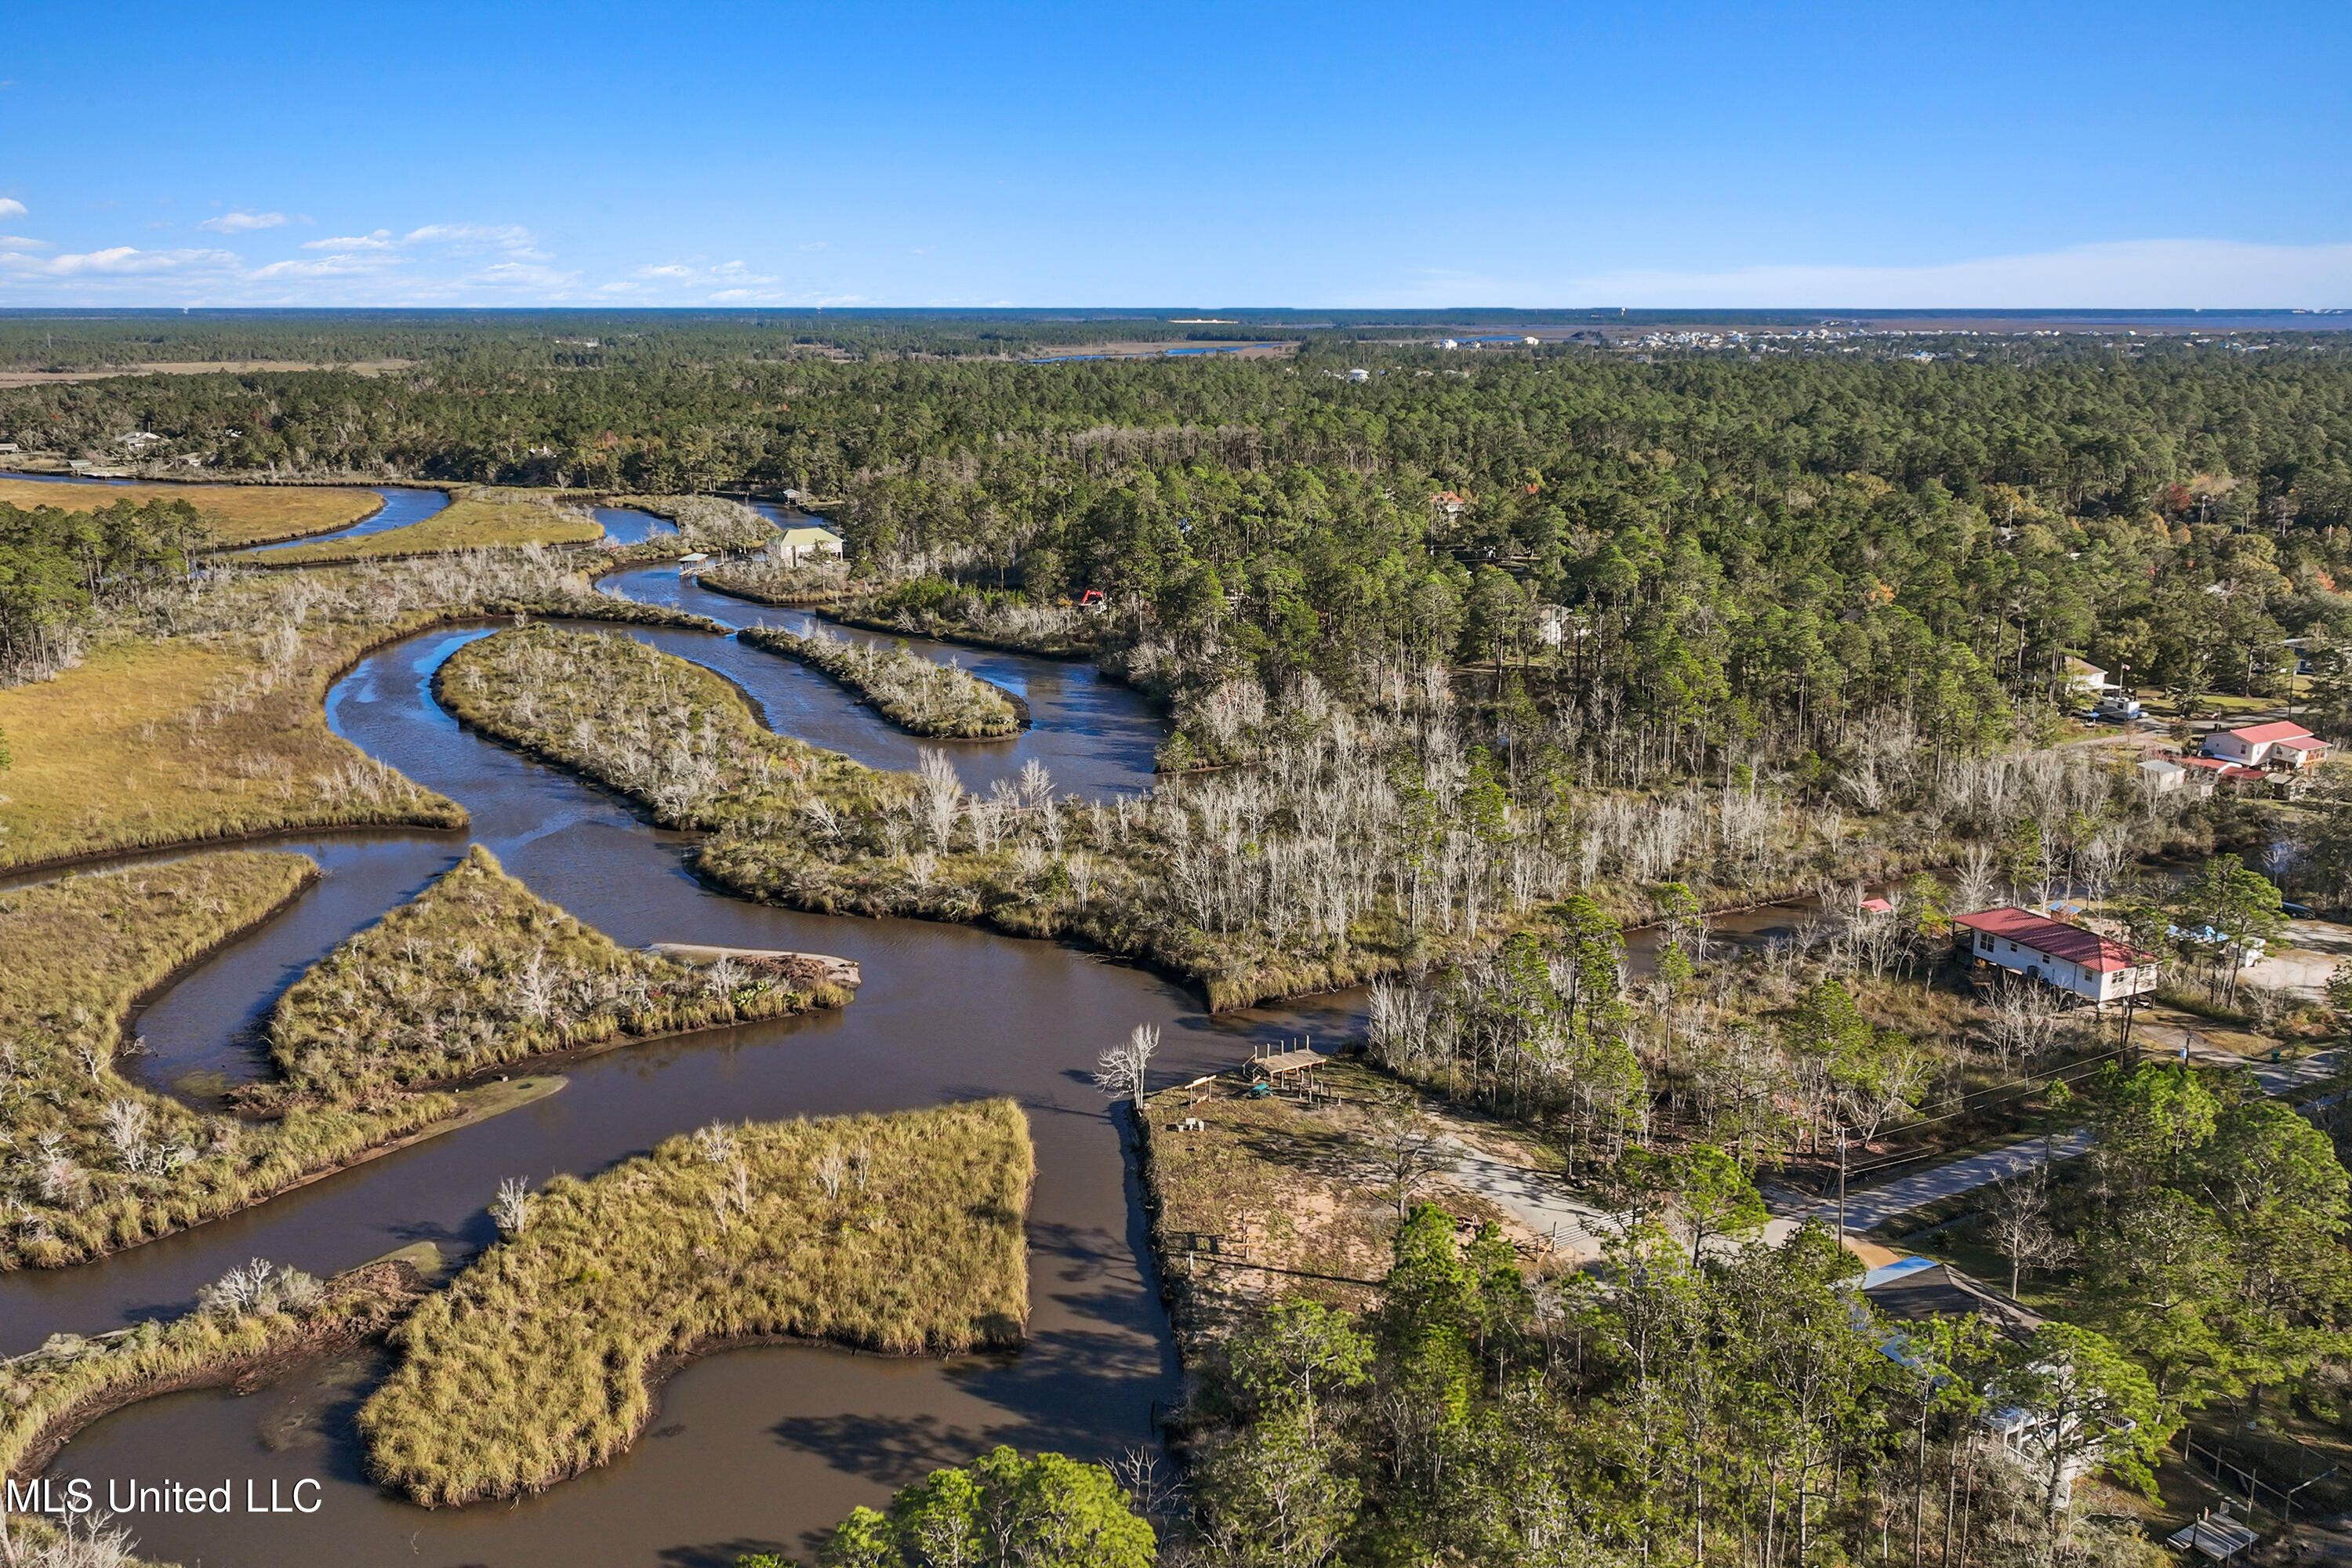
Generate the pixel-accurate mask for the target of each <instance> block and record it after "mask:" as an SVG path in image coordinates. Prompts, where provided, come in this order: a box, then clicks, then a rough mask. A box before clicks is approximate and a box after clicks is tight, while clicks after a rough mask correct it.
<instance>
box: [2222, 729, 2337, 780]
mask: <svg viewBox="0 0 2352 1568" xmlns="http://www.w3.org/2000/svg"><path fill="white" fill-rule="evenodd" d="M2200 750H2201V751H2202V752H2203V753H2204V754H2205V755H2206V756H2209V757H2212V758H2214V759H2216V760H2217V761H2221V762H2224V763H2237V764H2238V766H2240V767H2242V768H2294V769H2297V770H2301V769H2304V768H2308V767H2314V766H2316V765H2317V764H2318V763H2321V762H2322V761H2324V760H2325V759H2326V756H2327V742H2325V741H2323V740H2320V739H2319V738H2318V737H2317V736H2315V735H2314V734H2313V733H2312V732H2311V731H2308V730H2306V729H2305V728H2304V727H2303V726H2302V725H2300V724H2298V723H2296V722H2294V721H2293V720H2291V719H2281V720H2279V721H2276V722H2275V723H2270V724H2254V725H2250V726H2249V727H2247V728H2246V729H2243V730H2216V731H2213V732H2212V733H2211V734H2210V735H2208V736H2206V737H2205V744H2204V745H2203V746H2202V747H2201V748H2200Z"/></svg>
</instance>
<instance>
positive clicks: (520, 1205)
mask: <svg viewBox="0 0 2352 1568" xmlns="http://www.w3.org/2000/svg"><path fill="white" fill-rule="evenodd" d="M538 1204H539V1200H538V1199H536V1198H534V1197H532V1196H531V1195H530V1177H529V1176H509V1177H508V1178H507V1179H506V1180H505V1181H503V1182H500V1183H499V1195H498V1196H497V1198H495V1199H494V1200H492V1202H491V1204H490V1219H491V1221H492V1223H494V1224H496V1225H497V1226H498V1227H499V1235H501V1236H520V1235H521V1234H522V1233H523V1227H524V1226H528V1225H529V1224H530V1215H531V1210H532V1209H534V1208H536V1207H537V1206H538Z"/></svg>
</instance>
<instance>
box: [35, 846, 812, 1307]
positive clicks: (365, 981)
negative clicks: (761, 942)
mask: <svg viewBox="0 0 2352 1568" xmlns="http://www.w3.org/2000/svg"><path fill="white" fill-rule="evenodd" d="M317 877H318V870H317V868H316V867H315V866H314V865H313V864H312V863H311V862H310V860H309V859H308V858H306V857H303V856H299V855H289V854H265V853H255V852H250V851H232V852H226V853H214V854H208V855H198V856H194V857H191V858H188V859H185V860H178V861H172V862H169V863H166V864H164V865H162V866H156V867H146V868H134V869H129V870H121V871H110V872H103V873H99V874H95V875H86V876H69V877H66V878H64V879H60V880H58V881H55V882H47V883H41V884H38V885H36V886H34V887H30V888H26V889H19V890H17V891H16V892H14V893H10V894H8V895H6V896H5V898H0V950H5V951H6V952H9V954H10V955H11V957H12V958H13V959H15V960H16V962H15V963H13V964H12V965H10V966H9V967H8V969H7V970H6V972H5V973H0V1109H5V1110H6V1112H7V1114H8V1117H9V1124H10V1136H11V1138H12V1139H13V1140H14V1154H13V1157H12V1158H10V1159H9V1160H8V1162H7V1163H6V1165H5V1177H6V1180H7V1183H8V1185H9V1199H10V1205H11V1206H10V1212H9V1228H8V1230H7V1231H6V1233H5V1237H0V1268H19V1267H25V1266H33V1267H40V1268H58V1267H63V1266H66V1265H68V1264H72V1263H77V1262H80V1261H83V1260H85V1259H88V1258H94V1257H98V1256H100V1255H101V1254H104V1253H109V1252H114V1251H119V1250H121V1249H122V1248H125V1247H134V1246H137V1245H139V1244H140V1243H141V1242H143V1241H148V1240H152V1239H153V1238H155V1237H161V1236H164V1235H168V1234H170V1233H171V1232H173V1231H175V1230H180V1229H184V1228H186V1227H188V1226H194V1225H199V1224H202V1223H204V1222H205V1221H206V1220H211V1219H216V1218H219V1217H220V1216H222V1215H227V1214H232V1213H235V1212H236V1211H238V1210H240V1209H244V1208H247V1207H251V1206H253V1205H257V1204H259V1203H263V1202H266V1201H268V1199H270V1198H273V1197H276V1196H278V1194H282V1193H284V1192H287V1191H289V1190H291V1189H292V1188H294V1187H297V1186H300V1185H304V1184H308V1183H310V1182H311V1181H315V1180H317V1179H318V1178H319V1177H320V1176H321V1175H324V1174H329V1173H333V1172H335V1171H338V1170H341V1169H345V1168H347V1167H349V1166H350V1165H352V1164H355V1163H361V1162H362V1161H366V1160H372V1159H374V1158H377V1157H379V1156H380V1155H382V1154H384V1153H387V1152H391V1151H392V1150H393V1149H394V1148H397V1147H402V1146H404V1145H405V1144H406V1143H408V1142H414V1141H415V1140H416V1139H418V1138H420V1137H426V1136H432V1135H435V1134H436V1133H439V1132H445V1131H454V1130H456V1129H457V1127H460V1126H466V1125H470V1124H472V1123H473V1122H475V1121H481V1120H484V1119H486V1118H488V1117H490V1116H495V1115H499V1114H500V1113H502V1112H504V1111H506V1110H512V1109H514V1108H516V1107H518V1106H520V1105H523V1104H526V1103H529V1102H530V1101H531V1100H536V1099H539V1098H541V1097H542V1096H544V1095H546V1094H549V1093H551V1092H554V1091H555V1090H556V1089H560V1088H561V1087H562V1079H521V1080H519V1081H513V1080H501V1081H498V1082H483V1083H477V1084H473V1085H471V1086H470V1087H466V1088H462V1089H452V1088H448V1087H445V1086H448V1085H452V1084H457V1083H462V1082H463V1081H464V1080H466V1079H470V1078H474V1077H477V1076H478V1075H480V1074H483V1073H486V1072H488V1071H489V1070H490V1069H492V1068H499V1067H503V1066H507V1065H509V1064H513V1063H516V1062H519V1061H523V1060H525V1059H527V1058H531V1057H534V1056H542V1055H555V1054H561V1053H564V1052H571V1051H578V1050H583V1049H585V1050H594V1049H598V1048H602V1047H609V1046H612V1045H615V1044H619V1043H622V1042H624V1041H626V1040H631V1039H640V1038H648V1037H656V1036H667V1035H675V1034H682V1033H688V1032H692V1031H696V1030H700V1029H709V1028H721V1027H726V1026H731V1025H734V1024H739V1023H744V1022H750V1021H753V1020H757V1019H761V1018H769V1017H776V1016H783V1015H786V1014H790V1013H795V1012H801V1011H804V1010H806V1009H808V1008H812V1007H820V1006H841V1005H846V1003H847V1002H848V1001H849V999H850V994H849V993H848V992H847V991H845V990H844V989H842V988H840V987H838V986H835V985H833V984H828V983H824V982H822V981H814V980H800V981H798V982H796V983H793V982H788V981H787V980H786V979H785V978H784V977H782V976H781V975H778V974H773V973H766V972H762V971H759V970H756V969H751V968H748V967H745V966H737V965H713V966H711V967H710V968H709V969H705V970H696V969H690V968H688V966H686V965H683V964H679V963H675V962H673V961H671V960H668V959H666V958H663V957H660V956H658V955H656V954H652V953H643V952H629V951H627V950H625V949H623V948H621V947H620V946H619V945H618V944H616V943H614V942H613V941H612V940H611V939H610V938H608V937H606V936H604V934H603V933H602V932H600V931H595V930H593V928H591V927H588V926H585V925H583V924H582V923H581V922H580V921H575V920H573V919H572V918H571V917H570V916H568V915H566V914H565V913H564V912H563V911H562V910H560V909H558V908H556V907H555V906H554V905H552V904H551V903H548V902H547V901H546V900H542V899H540V898H538V897H537V896H536V895H534V894H532V893H531V892H530V889H527V888H525V887H524V886H523V885H522V884H521V883H520V882H519V881H517V880H515V879H513V878H511V877H509V876H507V875H506V874H505V873H504V872H503V871H501V870H500V869H499V866H498V862H497V861H496V860H495V859H494V858H491V856H490V855H489V853H488V851H487V850H484V849H481V848H480V847H474V848H473V849H471V850H469V851H468V852H467V855H466V856H465V857H464V858H461V859H460V860H459V861H458V862H457V865H456V866H455V867H454V868H451V869H450V870H449V871H448V872H447V873H446V874H445V875H443V876H442V877H441V878H440V879H437V880H436V881H435V882H434V884H433V885H432V886H431V887H429V888H427V889H425V891H424V892H422V893H420V894H419V895H418V896H417V897H416V898H415V900H411V901H410V902H408V903H406V904H404V905H402V906H401V907H399V908H398V909H395V910H393V911H391V912H390V913H389V914H387V915H386V916H385V917H384V919H383V921H379V922H378V923H377V924H375V925H374V926H372V927H370V928H368V929H367V930H366V931H362V932H360V933H359V934H357V935H356V936H353V937H352V938H350V939H349V940H347V941H346V942H343V943H341V945H339V946H338V947H337V948H336V949H335V950H334V952H331V953H330V954H328V955H327V957H325V958H324V959H321V960H320V962H319V963H316V964H314V965H312V966H311V968H310V970H309V971H307V972H306V973H304V974H303V975H302V976H301V977H300V978H299V979H298V980H297V981H296V982H295V983H294V984H293V985H292V986H291V987H290V988H289V990H288V991H287V993H286V994H285V995H284V996H282V997H281V998H280V999H279V1001H278V1005H277V1008H276V1010H275V1012H274V1014H273V1016H272V1019H271V1024H270V1043H271V1056H272V1060H273V1063H274V1064H275V1065H276V1066H277V1067H278V1070H279V1074H280V1076H279V1077H278V1078H276V1079H271V1080H268V1081H266V1082H261V1083H256V1084H250V1085H247V1086H245V1087H244V1088H242V1089H239V1090H238V1091H236V1093H235V1094H234V1095H232V1097H231V1101H232V1104H233V1105H234V1106H235V1107H236V1112H237V1113H236V1114H214V1113H211V1112H207V1111H205V1110H198V1109H196V1108H194V1107H192V1106H190V1105H188V1104H186V1103H184V1102H183V1101H181V1100H177V1099H175V1098H173V1096H171V1095H168V1094H165V1093H162V1092H160V1091H158V1090H155V1089H151V1088H149V1087H147V1086H145V1085H143V1084H141V1083H139V1082H137V1081H135V1080H134V1079H131V1077H129V1076H127V1075H125V1074H124V1073H123V1072H122V1071H121V1069H120V1068H119V1067H118V1065H117V1058H118V1057H119V1056H120V1055H121V1049H122V1030H123V1023H124V1020H125V1019H126V1018H127V1017H128V1016H129V1015H130V1013H131V1009H132V1007H133V1006H134V1005H135V1004H136V1002H137V1001H138V999H139V998H141V997H142V996H144V995H147V994H152V992H153V991H154V990H155V989H156V988H157V987H159V986H161V985H162V984H164V983H165V982H166V981H167V980H168V979H170V977H172V976H173V975H174V974H176V973H179V972H181V971H182V970H184V968H185V967H186V966H188V965H189V964H190V963H194V962H195V961H197V960H198V959H200V958H201V957H203V956H204V955H205V954H207V953H210V952H215V951H216V950H218V949H219V948H220V947H221V946H223V945H224V944H226V943H227V942H232V941H234V940H236V938H237V937H239V936H241V935H243V934H244V933H246V932H247V931H252V930H254V929H256V928H257V927H258V926H260V925H261V924H263V923H264V922H265V921H268V920H269V919H270V918H271V917H272V916H273V915H275V914H277V913H278V911H279V910H282V909H284V908H285V907H286V906H287V905H288V904H289V903H291V902H292V901H293V900H295V899H297V898H298V897H299V896H300V894H301V893H302V892H303V891H305V890H306V889H308V888H309V887H310V885H311V884H312V883H313V882H315V881H316V879H317Z"/></svg>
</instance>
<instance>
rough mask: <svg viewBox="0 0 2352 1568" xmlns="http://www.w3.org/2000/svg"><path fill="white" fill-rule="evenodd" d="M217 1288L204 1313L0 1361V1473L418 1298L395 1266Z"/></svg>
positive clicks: (389, 1314)
mask: <svg viewBox="0 0 2352 1568" xmlns="http://www.w3.org/2000/svg"><path fill="white" fill-rule="evenodd" d="M232 1280H233V1281H234V1283H233V1284H231V1281H232ZM223 1284H224V1285H229V1286H230V1289H227V1290H224V1289H221V1287H219V1286H215V1287H212V1288H210V1289H208V1290H207V1291H206V1292H205V1299H206V1304H205V1305H203V1306H199V1307H198V1308H197V1309H196V1310H194V1311H192V1312H188V1313H186V1314H184V1316H181V1317H178V1318H173V1319H170V1320H167V1321H157V1320H153V1319H150V1320H148V1321H143V1322H141V1323H138V1324H136V1325H134V1326H133V1327H131V1328H128V1329H121V1330H117V1331H114V1332H112V1333H109V1334H101V1335H99V1336H97V1337H95V1338H91V1339H84V1338H82V1337H80V1336H79V1335H75V1334H53V1335H51V1336H50V1338H49V1341H48V1342H47V1343H46V1344H44V1345H43V1346H42V1347H41V1348H40V1349H39V1350H37V1351H35V1352H31V1353H30V1354H28V1355H22V1356H18V1357H16V1359H15V1360H13V1361H9V1362H5V1363H0V1474H6V1475H9V1476H14V1477H17V1478H20V1479H28V1478H30V1477H32V1476H35V1475H37V1474H39V1473H40V1472H41V1470H42V1469H44V1468H46V1467H47V1464H48V1462H49V1460H50V1458H52V1457H54V1455H55V1454H56V1453H57V1450H58V1447H60V1446H61V1445H62V1444H63V1443H64V1442H65V1441H66V1440H67V1439H68V1438H69V1437H71V1436H73V1435H74V1433H75V1432H77V1431H79V1429H81V1428H82V1427H83V1426H88V1425H89V1423H90V1422H92V1421H94V1420H96V1419H98V1418H99V1417H100V1416H101V1415H105V1414H107V1413H108V1412H109V1411H111V1410H118V1409H120V1408H121V1407H122V1406H123V1405H130V1404H132V1403H135V1402H136V1401H139V1400H142V1399H149V1398H152V1397H154V1396H155V1395H157V1394H167V1393H171V1392H173V1391H174V1390H178V1389H184V1388H205V1387H217V1386H219V1385H220V1384H226V1383H231V1382H234V1381H236V1379H238V1378H240V1377H242V1376H245V1375H247V1373H252V1372H257V1371H260V1370H263V1369H265V1368H267V1367H268V1366H269V1365H270V1364H272V1363H278V1362H280V1361H283V1360H286V1359H288V1358H290V1357H292V1356H296V1355H302V1354H309V1353H315V1352H319V1351H321V1350H326V1349H330V1348H334V1347H338V1346H341V1345H348V1344H352V1343H355V1342H358V1341H360V1340H362V1339H366V1338H370V1337H372V1336H373V1335H376V1334H380V1333H382V1332H383V1331H385V1330H386V1329H388V1328H389V1327H391V1325H392V1324H393V1323H394V1321H397V1320H398V1319H399V1318H400V1317H401V1316H402V1315H403V1314H404V1313H405V1312H406V1311H407V1310H409V1308H410V1307H411V1306H412V1305H413V1304H414V1302H415V1300H416V1298H417V1297H418V1295H419V1294H421V1293H422V1290H423V1281H422V1279H421V1277H420V1276H419V1275H418V1273H417V1271H416V1270H415V1268H414V1267H412V1266H411V1265H409V1264H407V1263H405V1262H400V1261H386V1262H381V1263H374V1264H368V1265H364V1266H362V1267H361V1268H355V1269H353V1270H352V1271H351V1272H350V1273H348V1274H343V1275H340V1276H338V1277H336V1278H335V1279H331V1280H328V1281H325V1282H320V1281H318V1280H314V1279H310V1278H309V1277H308V1276H306V1275H303V1274H301V1273H299V1271H297V1270H293V1269H283V1268H274V1267H272V1266H271V1265H268V1264H266V1263H262V1262H259V1261H257V1262H255V1263H253V1264H250V1265H246V1266H242V1267H240V1268H236V1269H235V1270H233V1271H232V1273H231V1277H230V1279H228V1280H224V1281H223Z"/></svg>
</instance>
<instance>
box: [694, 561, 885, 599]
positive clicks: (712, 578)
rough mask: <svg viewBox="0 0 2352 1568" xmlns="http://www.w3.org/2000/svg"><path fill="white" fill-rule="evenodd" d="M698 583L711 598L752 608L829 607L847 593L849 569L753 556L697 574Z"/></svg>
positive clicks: (825, 563) (831, 563)
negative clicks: (720, 596) (742, 601)
mask: <svg viewBox="0 0 2352 1568" xmlns="http://www.w3.org/2000/svg"><path fill="white" fill-rule="evenodd" d="M694 580H695V581H696V582H697V583H699V584H701V585H702V586H704V587H706V588H708V589H709V590H710V591H711V592H712V593H714V594H725V595H730V597H733V598H738V599H749V600H751V602H752V603H753V604H755V605H829V604H832V603H834V602H835V601H836V600H839V599H842V598H845V597H846V596H847V595H849V594H850V592H851V587H850V581H849V567H848V566H847V565H846V564H845V563H843V562H842V561H840V560H839V559H837V558H825V557H820V558H819V559H817V560H815V561H808V562H799V563H785V562H782V561H779V560H776V559H775V558H773V557H772V556H766V555H755V556H753V557H751V559H750V560H748V561H730V562H728V563H726V564H725V565H723V566H721V567H719V569H718V570H717V571H715V572H712V571H706V572H699V573H697V574H695V579H694Z"/></svg>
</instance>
